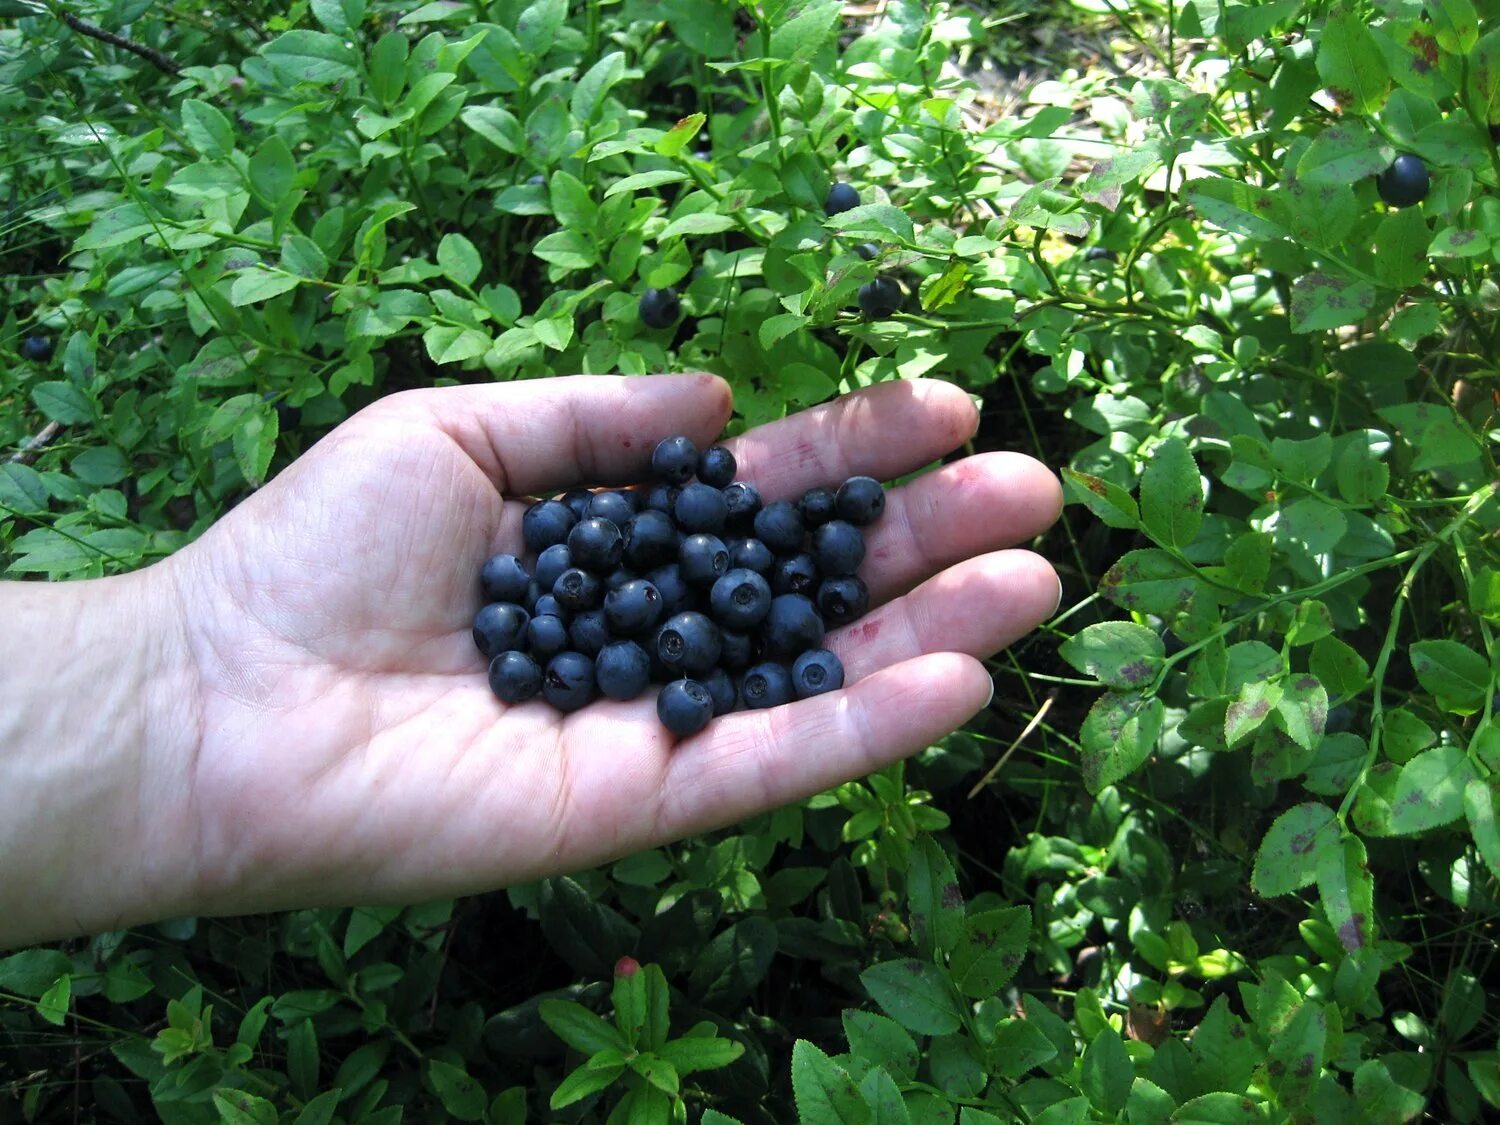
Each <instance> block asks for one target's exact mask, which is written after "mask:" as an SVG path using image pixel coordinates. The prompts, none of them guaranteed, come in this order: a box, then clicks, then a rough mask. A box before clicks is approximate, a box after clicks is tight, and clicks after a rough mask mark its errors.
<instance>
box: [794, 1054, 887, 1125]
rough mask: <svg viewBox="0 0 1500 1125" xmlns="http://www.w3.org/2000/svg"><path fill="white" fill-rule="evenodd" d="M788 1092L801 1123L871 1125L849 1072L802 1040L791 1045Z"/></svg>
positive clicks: (870, 1116)
mask: <svg viewBox="0 0 1500 1125" xmlns="http://www.w3.org/2000/svg"><path fill="white" fill-rule="evenodd" d="M792 1094H793V1096H794V1097H795V1098H796V1101H797V1119H798V1121H800V1122H801V1123H802V1125H871V1122H872V1115H871V1113H870V1107H869V1106H868V1105H866V1104H865V1099H864V1098H863V1097H862V1096H861V1095H860V1092H859V1087H858V1086H856V1085H855V1083H854V1079H853V1078H851V1077H850V1076H849V1072H848V1071H847V1070H845V1069H844V1068H843V1067H841V1066H839V1065H838V1064H837V1063H835V1062H834V1061H833V1060H832V1059H830V1058H829V1057H828V1056H827V1055H825V1054H824V1053H823V1052H822V1051H820V1050H818V1048H817V1047H815V1046H813V1045H812V1044H811V1043H809V1042H808V1041H807V1040H805V1039H799V1040H797V1042H796V1043H794V1044H793V1045H792Z"/></svg>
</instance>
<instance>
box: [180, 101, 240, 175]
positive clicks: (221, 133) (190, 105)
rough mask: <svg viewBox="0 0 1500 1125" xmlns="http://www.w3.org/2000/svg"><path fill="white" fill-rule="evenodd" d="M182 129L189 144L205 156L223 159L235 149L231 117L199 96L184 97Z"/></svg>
mask: <svg viewBox="0 0 1500 1125" xmlns="http://www.w3.org/2000/svg"><path fill="white" fill-rule="evenodd" d="M182 131H183V133H184V135H186V137H187V139H188V144H190V145H192V146H193V147H194V148H195V149H197V150H198V151H199V152H200V153H201V154H203V155H204V156H208V157H212V158H214V159H220V160H221V159H223V158H225V157H227V156H228V155H229V154H230V153H231V152H233V151H234V126H233V125H231V124H230V123H229V118H227V117H225V116H224V115H223V114H222V113H220V112H219V111H218V110H217V109H215V108H214V107H213V106H211V105H209V104H208V103H207V102H204V101H199V100H198V99H197V98H184V99H183V102H182Z"/></svg>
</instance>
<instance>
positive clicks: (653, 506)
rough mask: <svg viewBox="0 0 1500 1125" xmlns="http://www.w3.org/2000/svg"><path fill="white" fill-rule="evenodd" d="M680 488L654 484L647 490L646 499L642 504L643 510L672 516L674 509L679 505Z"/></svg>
mask: <svg viewBox="0 0 1500 1125" xmlns="http://www.w3.org/2000/svg"><path fill="white" fill-rule="evenodd" d="M678 491H679V490H678V487H677V486H676V485H675V484H663V483H657V484H653V485H652V486H651V487H650V488H648V489H646V493H645V499H644V500H643V501H642V502H641V509H642V510H643V511H644V510H646V509H650V510H651V511H653V512H661V513H662V514H664V515H668V516H670V515H671V514H672V509H673V508H674V507H675V506H676V505H677V493H678Z"/></svg>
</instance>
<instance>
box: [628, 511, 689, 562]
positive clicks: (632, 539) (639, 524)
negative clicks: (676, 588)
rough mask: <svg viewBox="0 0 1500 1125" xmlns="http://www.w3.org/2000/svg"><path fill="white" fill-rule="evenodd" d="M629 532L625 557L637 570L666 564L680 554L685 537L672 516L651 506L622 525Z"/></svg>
mask: <svg viewBox="0 0 1500 1125" xmlns="http://www.w3.org/2000/svg"><path fill="white" fill-rule="evenodd" d="M622 530H623V533H624V536H625V561H626V562H628V563H629V564H630V565H631V566H633V567H634V568H635V569H636V570H640V571H647V570H650V569H651V568H653V567H658V566H664V565H666V564H667V563H669V562H672V561H673V560H674V559H676V558H677V548H678V546H679V545H680V543H681V541H682V536H681V535H679V534H678V532H677V528H676V526H675V525H674V524H673V523H672V517H671V516H669V515H667V514H666V513H665V512H658V511H656V510H655V509H652V508H648V509H647V510H646V511H644V512H641V513H639V514H637V515H636V517H635V518H634V519H632V520H631V521H630V522H629V523H627V524H626V525H625V526H624V528H623V529H622Z"/></svg>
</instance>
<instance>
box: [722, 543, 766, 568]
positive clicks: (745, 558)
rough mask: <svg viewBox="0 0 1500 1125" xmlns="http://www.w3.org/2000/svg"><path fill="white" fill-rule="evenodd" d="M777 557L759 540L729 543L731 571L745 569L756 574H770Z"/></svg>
mask: <svg viewBox="0 0 1500 1125" xmlns="http://www.w3.org/2000/svg"><path fill="white" fill-rule="evenodd" d="M775 565H776V556H775V555H773V554H772V553H771V548H769V547H767V546H766V545H765V544H764V543H762V542H761V541H760V540H759V539H732V540H730V542H729V569H731V570H734V569H736V568H744V569H745V570H753V571H755V573H756V574H770V573H771V568H772V567H773V566H775Z"/></svg>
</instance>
